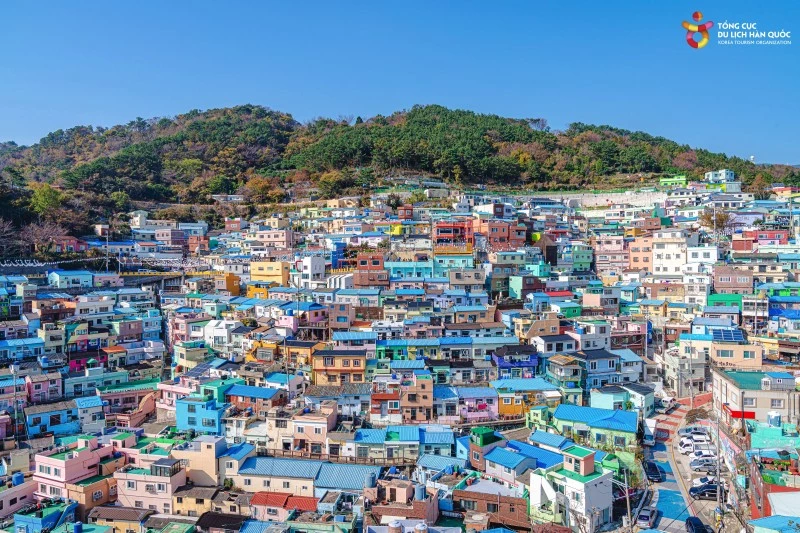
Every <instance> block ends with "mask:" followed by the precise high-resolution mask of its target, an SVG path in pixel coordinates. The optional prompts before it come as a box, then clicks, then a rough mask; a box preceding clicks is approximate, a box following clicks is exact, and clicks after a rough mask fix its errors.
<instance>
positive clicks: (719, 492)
mask: <svg viewBox="0 0 800 533" xmlns="http://www.w3.org/2000/svg"><path fill="white" fill-rule="evenodd" d="M742 413H744V402H742ZM715 415H716V419H717V476H716V479H715V481H716V482H717V509H719V516H720V518H719V529H718V530H717V531H722V528H723V526H724V524H723V522H722V517H723V516H725V510H724V509H723V508H722V491H723V488H722V478H721V477H720V466H719V464H720V463H721V462H722V457H721V454H722V453H721V452H722V446H721V444H722V443H721V442H720V440H719V412H716V413H715Z"/></svg>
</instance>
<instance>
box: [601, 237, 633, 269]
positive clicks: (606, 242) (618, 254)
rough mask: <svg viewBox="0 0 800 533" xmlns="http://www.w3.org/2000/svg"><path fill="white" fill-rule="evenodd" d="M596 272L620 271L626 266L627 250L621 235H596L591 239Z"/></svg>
mask: <svg viewBox="0 0 800 533" xmlns="http://www.w3.org/2000/svg"><path fill="white" fill-rule="evenodd" d="M592 246H593V247H594V258H595V264H596V269H595V270H596V271H597V273H598V274H601V273H606V272H622V271H623V270H624V269H626V268H628V250H627V249H626V248H625V239H624V237H623V236H622V235H598V236H596V237H594V239H593V240H592Z"/></svg>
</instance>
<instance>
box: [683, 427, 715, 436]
mask: <svg viewBox="0 0 800 533" xmlns="http://www.w3.org/2000/svg"><path fill="white" fill-rule="evenodd" d="M692 433H703V434H704V435H708V430H707V429H706V428H704V427H703V426H686V427H685V428H682V429H679V430H678V436H679V437H688V436H689V435H691V434H692Z"/></svg>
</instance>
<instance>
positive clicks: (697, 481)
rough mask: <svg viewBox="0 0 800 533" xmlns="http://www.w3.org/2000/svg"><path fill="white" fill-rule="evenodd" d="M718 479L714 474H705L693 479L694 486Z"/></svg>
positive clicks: (700, 485)
mask: <svg viewBox="0 0 800 533" xmlns="http://www.w3.org/2000/svg"><path fill="white" fill-rule="evenodd" d="M716 480H717V478H716V477H714V476H703V477H696V478H694V479H693V480H692V486H693V487H702V486H703V485H707V484H709V483H714V482H715V481H716Z"/></svg>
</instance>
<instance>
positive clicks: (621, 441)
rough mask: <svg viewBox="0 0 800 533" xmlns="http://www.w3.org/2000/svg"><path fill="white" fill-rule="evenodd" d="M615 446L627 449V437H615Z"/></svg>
mask: <svg viewBox="0 0 800 533" xmlns="http://www.w3.org/2000/svg"><path fill="white" fill-rule="evenodd" d="M614 446H616V447H617V448H623V447H625V437H614Z"/></svg>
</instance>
